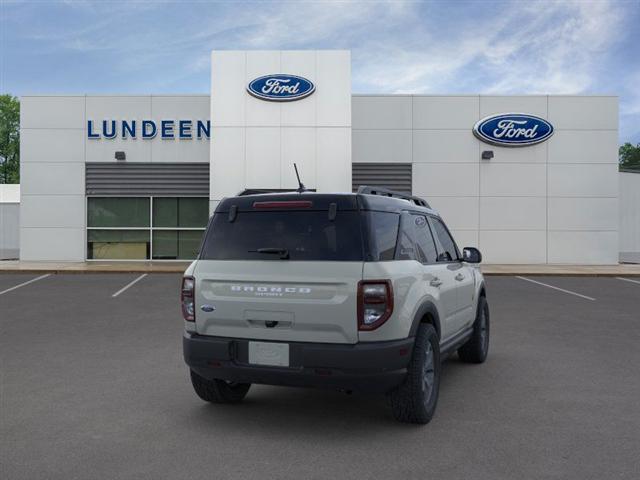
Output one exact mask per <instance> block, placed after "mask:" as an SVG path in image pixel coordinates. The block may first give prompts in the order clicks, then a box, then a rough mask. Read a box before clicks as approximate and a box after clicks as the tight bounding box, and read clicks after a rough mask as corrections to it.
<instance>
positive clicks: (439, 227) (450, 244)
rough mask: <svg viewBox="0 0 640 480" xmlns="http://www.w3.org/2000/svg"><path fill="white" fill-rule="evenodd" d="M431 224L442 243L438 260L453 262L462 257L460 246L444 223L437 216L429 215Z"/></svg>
mask: <svg viewBox="0 0 640 480" xmlns="http://www.w3.org/2000/svg"><path fill="white" fill-rule="evenodd" d="M429 224H430V225H431V229H432V230H433V234H434V235H435V236H436V237H437V239H438V241H439V244H440V245H439V246H440V247H441V248H439V249H438V250H439V252H438V260H437V261H438V262H451V261H454V260H458V258H460V255H459V254H458V247H456V242H454V241H453V238H451V235H449V232H448V231H447V228H446V227H445V226H444V223H442V221H440V220H439V219H437V218H433V217H429Z"/></svg>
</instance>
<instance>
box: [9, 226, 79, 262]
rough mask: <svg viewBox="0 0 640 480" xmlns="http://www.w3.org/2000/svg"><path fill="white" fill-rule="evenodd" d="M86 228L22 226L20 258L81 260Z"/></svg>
mask: <svg viewBox="0 0 640 480" xmlns="http://www.w3.org/2000/svg"><path fill="white" fill-rule="evenodd" d="M85 238H86V237H85V230H84V228H21V229H20V260H25V261H58V262H81V261H83V260H84V255H85Z"/></svg>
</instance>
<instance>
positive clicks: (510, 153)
mask: <svg viewBox="0 0 640 480" xmlns="http://www.w3.org/2000/svg"><path fill="white" fill-rule="evenodd" d="M552 139H553V137H552ZM476 142H477V140H476ZM478 143H480V144H481V145H480V150H481V151H485V150H491V151H492V152H493V158H492V159H491V160H481V163H482V164H483V165H496V164H500V163H537V164H545V163H547V143H546V142H545V143H540V144H538V145H531V146H529V147H525V148H513V147H498V146H496V145H487V144H486V143H482V142H478ZM478 156H480V154H478Z"/></svg>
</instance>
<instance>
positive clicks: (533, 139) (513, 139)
mask: <svg viewBox="0 0 640 480" xmlns="http://www.w3.org/2000/svg"><path fill="white" fill-rule="evenodd" d="M473 133H474V134H475V136H476V137H478V138H479V139H480V140H482V141H483V142H486V143H491V144H493V145H500V146H507V147H525V146H527V145H535V144H536V143H540V142H544V141H545V140H546V139H548V138H549V137H550V136H551V135H553V126H552V125H551V124H550V123H549V122H547V121H546V120H544V119H542V118H540V117H535V116H533V115H527V114H525V113H501V114H500V115H492V116H490V117H486V118H483V119H482V120H480V121H479V122H478V123H476V124H475V126H474V127H473Z"/></svg>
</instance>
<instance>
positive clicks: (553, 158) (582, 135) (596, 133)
mask: <svg viewBox="0 0 640 480" xmlns="http://www.w3.org/2000/svg"><path fill="white" fill-rule="evenodd" d="M548 143H549V163H613V164H616V165H617V164H618V131H617V130H560V131H558V132H556V133H555V134H554V135H553V137H551V139H550V140H549V142H548Z"/></svg>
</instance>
